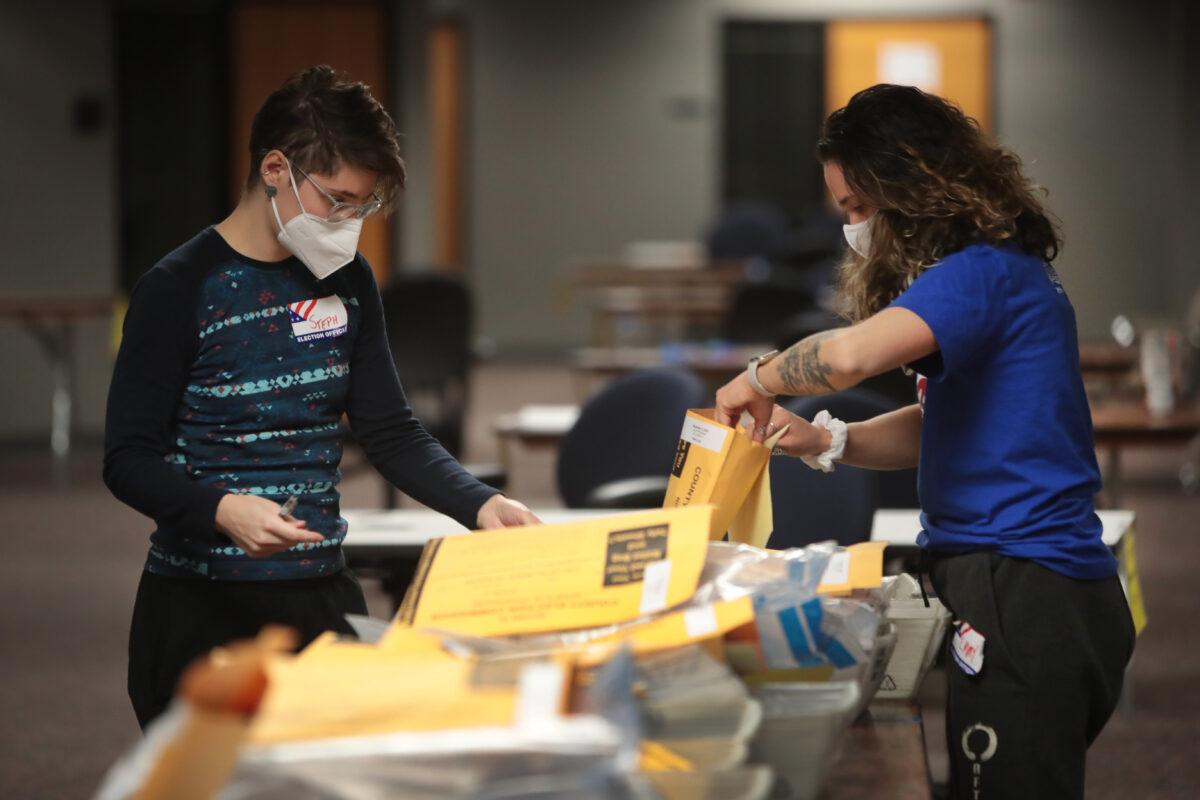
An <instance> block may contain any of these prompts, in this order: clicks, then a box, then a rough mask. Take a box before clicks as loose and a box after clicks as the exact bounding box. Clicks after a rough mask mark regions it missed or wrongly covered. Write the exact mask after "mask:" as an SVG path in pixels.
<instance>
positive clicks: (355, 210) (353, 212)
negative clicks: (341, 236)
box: [289, 164, 383, 222]
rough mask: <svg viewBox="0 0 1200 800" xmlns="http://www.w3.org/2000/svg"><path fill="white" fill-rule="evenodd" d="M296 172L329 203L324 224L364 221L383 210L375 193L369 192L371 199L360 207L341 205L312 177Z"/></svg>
mask: <svg viewBox="0 0 1200 800" xmlns="http://www.w3.org/2000/svg"><path fill="white" fill-rule="evenodd" d="M289 166H293V167H295V166H296V165H295V164H289ZM296 172H299V173H300V174H301V175H303V176H304V179H305V180H306V181H308V182H309V183H311V184H312V185H313V186H314V187H315V188H316V190H317V191H318V192H320V193H321V194H322V195H324V196H325V199H326V200H328V201H329V210H328V211H327V212H325V221H326V222H345V221H346V220H348V219H366V218H367V217H369V216H371V215H372V214H374V213H375V212H376V211H378V210H379V209H381V208H383V200H382V199H380V197H379V195H377V194H375V192H371V199H370V200H368V201H367V202H365V203H363V204H362V205H361V206H359V205H355V204H354V203H343V202H342V201H341V200H338V199H336V198H335V197H334V196H333V195H331V194H330V193H329V192H327V191H325V188H324V187H323V186H321V184H319V183H317V182H316V181H314V180H313V179H312V177H311V176H309V174H308V173H307V172H305V171H304V170H302V169H300V168H299V167H296Z"/></svg>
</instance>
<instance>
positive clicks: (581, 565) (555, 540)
mask: <svg viewBox="0 0 1200 800" xmlns="http://www.w3.org/2000/svg"><path fill="white" fill-rule="evenodd" d="M712 513H713V511H712V509H711V508H709V507H707V506H699V505H698V506H697V507H693V508H685V509H679V510H677V511H643V512H637V513H633V514H621V515H618V516H608V517H599V518H597V519H594V520H585V521H583V522H574V523H568V524H563V525H537V526H530V527H526V528H508V529H505V530H498V531H478V532H476V533H471V534H468V535H465V536H450V537H446V538H444V539H434V540H432V541H430V542H429V543H428V544H427V545H426V546H425V551H424V552H423V553H422V554H421V561H420V563H419V564H418V566H417V574H416V577H415V578H414V580H413V584H412V586H411V587H409V590H408V594H406V595H405V598H404V603H403V604H402V605H401V606H400V611H399V612H398V614H397V617H396V620H397V623H398V624H401V625H405V624H407V625H411V626H413V627H416V628H441V629H444V630H450V631H456V632H459V633H469V634H475V635H478V636H507V635H512V634H520V633H543V632H547V631H557V630H568V629H572V628H592V627H597V626H601V625H610V624H613V623H618V622H627V621H629V620H632V619H636V618H637V617H639V616H642V615H644V614H652V613H655V612H658V611H662V610H663V609H666V608H670V607H672V606H676V605H679V604H680V603H682V602H684V601H686V600H688V599H689V598H691V596H692V594H693V593H694V592H695V591H696V584H697V583H698V582H699V580H700V571H701V570H702V569H703V567H704V558H705V554H706V552H707V548H708V530H709V526H710V523H711V518H712Z"/></svg>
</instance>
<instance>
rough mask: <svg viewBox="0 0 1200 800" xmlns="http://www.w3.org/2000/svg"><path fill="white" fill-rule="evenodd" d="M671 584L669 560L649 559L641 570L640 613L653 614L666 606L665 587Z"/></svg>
mask: <svg viewBox="0 0 1200 800" xmlns="http://www.w3.org/2000/svg"><path fill="white" fill-rule="evenodd" d="M670 585H671V560H670V559H669V558H664V559H662V560H661V561H651V562H650V563H649V564H647V565H646V567H645V570H644V571H643V572H642V602H641V606H640V607H639V609H638V613H640V614H653V613H654V612H656V611H662V610H663V609H664V608H666V607H667V589H668V588H669V587H670Z"/></svg>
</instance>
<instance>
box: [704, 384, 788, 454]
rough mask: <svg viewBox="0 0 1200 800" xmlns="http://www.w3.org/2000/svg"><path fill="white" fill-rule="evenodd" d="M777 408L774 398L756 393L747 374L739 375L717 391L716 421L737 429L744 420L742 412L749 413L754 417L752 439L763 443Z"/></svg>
mask: <svg viewBox="0 0 1200 800" xmlns="http://www.w3.org/2000/svg"><path fill="white" fill-rule="evenodd" d="M774 408H775V399H774V398H773V397H763V396H762V395H761V394H759V393H758V392H756V391H754V387H753V386H751V385H750V379H749V378H747V377H746V373H744V372H743V373H741V374H739V375H738V376H737V377H736V378H734V379H733V380H731V381H730V382H729V383H727V384H725V385H724V386H722V387H721V388H720V389H719V390H718V391H717V403H716V411H715V413H714V417H713V418H714V419H715V420H716V422H717V423H718V424H720V425H728V426H729V427H731V428H736V427H737V424H738V421H739V420H740V419H741V418H742V412H744V411H748V412H749V413H750V416H752V417H754V426H753V428H752V429H751V431H750V436H751V438H753V439H754V441H756V442H761V441H762V440H763V439H765V438H766V432H767V424H768V423H770V421H771V411H772V409H774Z"/></svg>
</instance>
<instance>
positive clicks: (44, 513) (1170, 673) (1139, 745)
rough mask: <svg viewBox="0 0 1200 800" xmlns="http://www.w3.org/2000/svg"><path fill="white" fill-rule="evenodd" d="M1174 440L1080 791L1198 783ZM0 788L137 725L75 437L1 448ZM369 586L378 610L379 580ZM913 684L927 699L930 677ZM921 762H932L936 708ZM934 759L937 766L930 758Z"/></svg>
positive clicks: (1192, 584)
mask: <svg viewBox="0 0 1200 800" xmlns="http://www.w3.org/2000/svg"><path fill="white" fill-rule="evenodd" d="M578 389H579V387H577V386H575V385H574V384H573V383H572V381H571V379H570V377H569V375H568V374H567V373H566V372H565V371H564V370H553V369H538V368H514V367H507V368H502V367H489V368H487V369H484V370H481V371H480V374H479V376H478V378H477V380H476V383H475V393H474V397H475V402H474V408H473V413H472V416H471V423H470V428H469V432H468V457H469V458H471V459H473V460H494V459H495V455H496V449H495V442H494V441H493V440H492V438H491V435H490V433H489V427H488V426H489V420H490V419H491V418H492V416H493V415H494V414H496V413H499V412H502V411H511V410H515V409H516V408H517V407H518V406H519V405H521V404H522V403H529V402H570V401H572V400H573V399H574V393H575V392H576V391H577V390H578ZM1179 458H1180V453H1179V452H1178V451H1173V452H1164V453H1152V452H1136V451H1135V452H1131V453H1130V454H1129V457H1128V458H1127V459H1126V465H1127V475H1128V485H1127V490H1126V494H1125V497H1126V505H1127V506H1128V507H1131V508H1133V509H1134V510H1136V511H1137V512H1138V526H1137V531H1138V540H1137V541H1138V560H1139V563H1140V566H1141V574H1142V583H1143V587H1144V591H1145V596H1146V605H1147V607H1148V610H1149V614H1150V626H1149V628H1147V630H1146V632H1145V633H1144V634H1143V636H1142V639H1141V641H1140V642H1139V644H1138V651H1137V655H1136V657H1135V661H1134V667H1133V672H1132V674H1133V692H1134V708H1135V710H1134V713H1133V715H1132V716H1131V717H1128V718H1126V717H1118V718H1116V719H1114V720H1113V721H1112V722H1111V723H1110V724H1109V726H1108V728H1107V729H1106V730H1105V732H1104V733H1103V734H1102V736H1101V738H1100V740H1099V741H1098V742H1097V743H1096V745H1095V746H1094V747H1093V749H1092V752H1091V754H1090V757H1089V762H1088V781H1089V785H1088V797H1089V798H1114V799H1115V798H1122V800H1123V799H1124V798H1138V799H1139V800H1151V799H1152V798H1191V797H1197V796H1200V758H1197V756H1198V754H1200V645H1198V644H1197V642H1200V617H1198V614H1200V590H1198V589H1197V585H1198V582H1197V580H1196V577H1197V573H1198V572H1200V498H1196V497H1184V496H1182V495H1181V494H1180V493H1179V490H1178V488H1177V486H1178V485H1177V483H1175V482H1174V480H1173V476H1174V472H1175V471H1176V470H1177V468H1178V460H1179ZM553 463H554V460H553V454H552V453H550V452H546V451H541V452H523V451H520V450H518V451H517V452H516V453H515V454H514V462H513V473H514V474H513V481H512V486H511V492H512V494H513V495H514V496H517V497H519V498H521V499H523V500H526V501H527V502H529V503H530V504H531V505H547V504H553V503H554V502H555V495H554V488H553ZM0 487H3V488H2V489H0V519H2V520H4V524H5V530H4V531H3V533H2V534H0V542H3V545H2V546H0V643H2V654H0V686H3V690H2V691H0V798H4V799H5V800H7V799H8V798H53V799H54V800H59V799H60V798H77V797H88V796H90V795H91V793H92V792H93V791H94V789H95V786H96V784H97V781H98V780H99V779H100V776H101V775H102V774H103V772H104V770H105V769H106V768H107V766H108V765H109V764H110V763H111V762H112V761H113V759H114V758H116V756H117V755H118V754H119V753H120V752H121V751H122V750H123V749H124V748H125V747H126V746H127V745H128V744H129V743H130V742H131V741H132V740H133V739H134V738H135V737H136V736H137V735H138V730H137V725H136V723H135V722H134V718H133V713H132V711H131V710H130V707H129V703H128V700H127V698H126V696H125V644H126V635H127V632H128V623H129V612H130V609H131V608H132V603H133V593H134V590H135V588H136V584H137V578H138V574H139V571H140V569H141V565H142V561H143V559H144V557H145V549H146V534H147V532H148V530H149V523H148V522H147V521H146V520H145V519H143V518H141V517H139V515H138V514H136V513H135V512H133V511H131V510H129V509H127V508H125V507H123V506H121V505H120V504H119V503H117V502H116V501H115V500H113V499H112V498H111V497H110V496H109V494H108V493H107V491H106V490H105V488H104V486H103V484H102V483H101V481H100V452H99V450H98V448H96V447H94V446H93V447H90V448H89V447H81V448H79V449H78V450H77V453H76V455H75V457H74V459H73V461H72V463H71V479H70V481H69V483H68V484H67V488H62V489H59V488H55V487H54V486H52V485H51V481H50V467H49V463H48V459H47V457H46V455H45V453H44V452H41V451H40V450H39V451H36V452H27V453H26V452H7V453H0ZM343 490H344V495H345V504H346V505H347V506H360V507H361V506H374V505H377V504H378V502H379V500H380V496H381V493H380V491H379V486H378V483H377V481H376V479H375V478H374V477H373V476H371V475H370V474H368V473H359V474H356V475H355V476H354V477H353V478H350V479H348V480H347V481H346V482H345V483H344V485H343ZM369 600H370V602H371V604H372V610H373V612H374V613H375V614H377V615H380V616H383V615H385V614H386V613H387V601H386V599H385V598H384V597H383V595H382V594H381V593H380V592H379V591H378V589H377V587H370V597H369ZM926 695H927V696H928V697H930V698H931V699H932V698H936V697H937V695H938V692H937V687H936V685H929V686H927V692H926ZM928 727H929V728H930V729H931V730H930V739H931V747H932V748H933V751H932V752H931V761H932V762H933V763H934V769H935V772H936V771H938V770H940V769H944V763H945V759H944V756H942V757H941V758H939V756H938V753H937V752H936V751H937V749H938V748H939V747H944V744H943V743H942V742H941V737H940V736H939V735H938V732H937V731H938V723H937V722H936V721H935V720H930V724H929V725H928ZM939 765H942V766H939Z"/></svg>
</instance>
